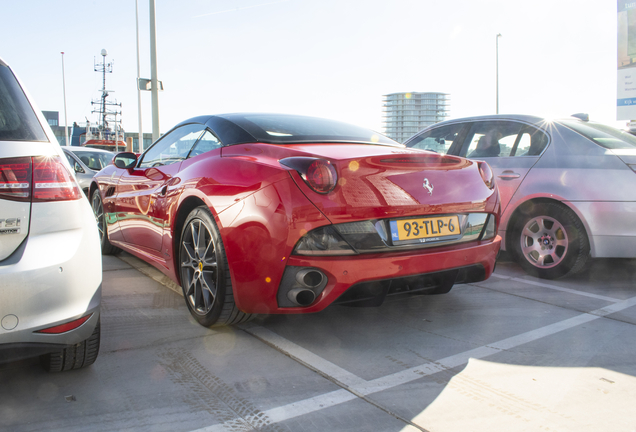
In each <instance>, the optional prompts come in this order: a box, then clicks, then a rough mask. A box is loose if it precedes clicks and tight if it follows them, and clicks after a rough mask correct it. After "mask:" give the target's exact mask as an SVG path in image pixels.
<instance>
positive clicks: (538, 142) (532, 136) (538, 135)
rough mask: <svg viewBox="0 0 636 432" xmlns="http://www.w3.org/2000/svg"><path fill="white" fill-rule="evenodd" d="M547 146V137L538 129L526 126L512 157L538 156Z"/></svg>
mask: <svg viewBox="0 0 636 432" xmlns="http://www.w3.org/2000/svg"><path fill="white" fill-rule="evenodd" d="M547 145H548V136H547V135H546V134H545V133H544V132H543V131H540V130H539V129H535V128H533V127H531V126H526V128H525V130H524V131H523V135H522V138H521V140H519V144H518V145H517V148H516V149H515V152H514V156H539V155H540V154H541V153H542V152H543V149H545V147H546V146H547Z"/></svg>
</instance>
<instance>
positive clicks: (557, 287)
mask: <svg viewBox="0 0 636 432" xmlns="http://www.w3.org/2000/svg"><path fill="white" fill-rule="evenodd" d="M492 276H493V277H496V278H498V279H505V280H511V281H515V282H521V283H525V284H528V285H535V286H540V287H543V288H550V289H553V290H555V291H562V292H566V293H570V294H576V295H580V296H585V297H590V298H595V299H599V300H605V301H609V302H612V303H617V302H620V301H621V299H617V298H614V297H607V296H603V295H598V294H592V293H586V292H584V291H578V290H574V289H571V288H564V287H560V286H557V285H552V284H547V283H544V282H538V281H533V280H530V279H524V278H519V277H511V276H502V275H498V274H495V273H493V274H492Z"/></svg>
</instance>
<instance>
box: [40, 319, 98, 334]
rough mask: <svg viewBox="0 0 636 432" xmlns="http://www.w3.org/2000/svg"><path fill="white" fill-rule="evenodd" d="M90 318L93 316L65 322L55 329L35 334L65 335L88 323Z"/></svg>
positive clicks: (47, 329)
mask: <svg viewBox="0 0 636 432" xmlns="http://www.w3.org/2000/svg"><path fill="white" fill-rule="evenodd" d="M92 316H93V314H90V315H86V316H85V317H82V318H80V319H76V320H75V321H71V322H67V323H66V324H61V325H58V326H55V327H49V328H45V329H42V330H38V331H36V332H35V333H46V334H60V333H66V332H68V331H71V330H75V329H76V328H78V327H79V326H81V325H82V324H84V323H85V322H86V321H88V319H89V318H90V317H92Z"/></svg>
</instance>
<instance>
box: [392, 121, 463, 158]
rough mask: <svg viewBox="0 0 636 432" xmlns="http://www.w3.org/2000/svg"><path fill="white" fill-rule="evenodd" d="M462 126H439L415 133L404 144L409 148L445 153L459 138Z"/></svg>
mask: <svg viewBox="0 0 636 432" xmlns="http://www.w3.org/2000/svg"><path fill="white" fill-rule="evenodd" d="M463 127H464V125H463V124H452V125H446V126H441V127H438V128H435V129H431V130H429V131H426V132H424V133H422V134H420V135H416V136H415V137H413V138H411V139H410V140H409V141H407V142H406V143H404V144H405V145H406V146H407V147H411V148H416V149H420V150H430V151H434V152H436V153H440V154H446V153H448V151H449V150H450V148H451V146H452V145H453V143H454V142H456V141H457V140H458V139H459V138H460V136H461V131H462V129H463Z"/></svg>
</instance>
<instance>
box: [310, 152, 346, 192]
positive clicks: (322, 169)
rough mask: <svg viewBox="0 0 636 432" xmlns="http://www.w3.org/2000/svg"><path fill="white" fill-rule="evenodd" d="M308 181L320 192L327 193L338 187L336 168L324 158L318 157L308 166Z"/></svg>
mask: <svg viewBox="0 0 636 432" xmlns="http://www.w3.org/2000/svg"><path fill="white" fill-rule="evenodd" d="M305 175H306V179H305V180H306V181H307V184H308V185H309V187H311V188H312V189H313V190H315V191H316V192H318V193H322V194H326V193H328V192H331V191H332V190H333V188H335V187H336V182H337V181H338V178H337V177H338V175H337V174H336V169H335V168H334V167H333V165H331V163H329V161H326V160H323V159H316V160H315V161H313V162H312V163H311V164H310V165H309V167H307V173H306V174H305Z"/></svg>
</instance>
